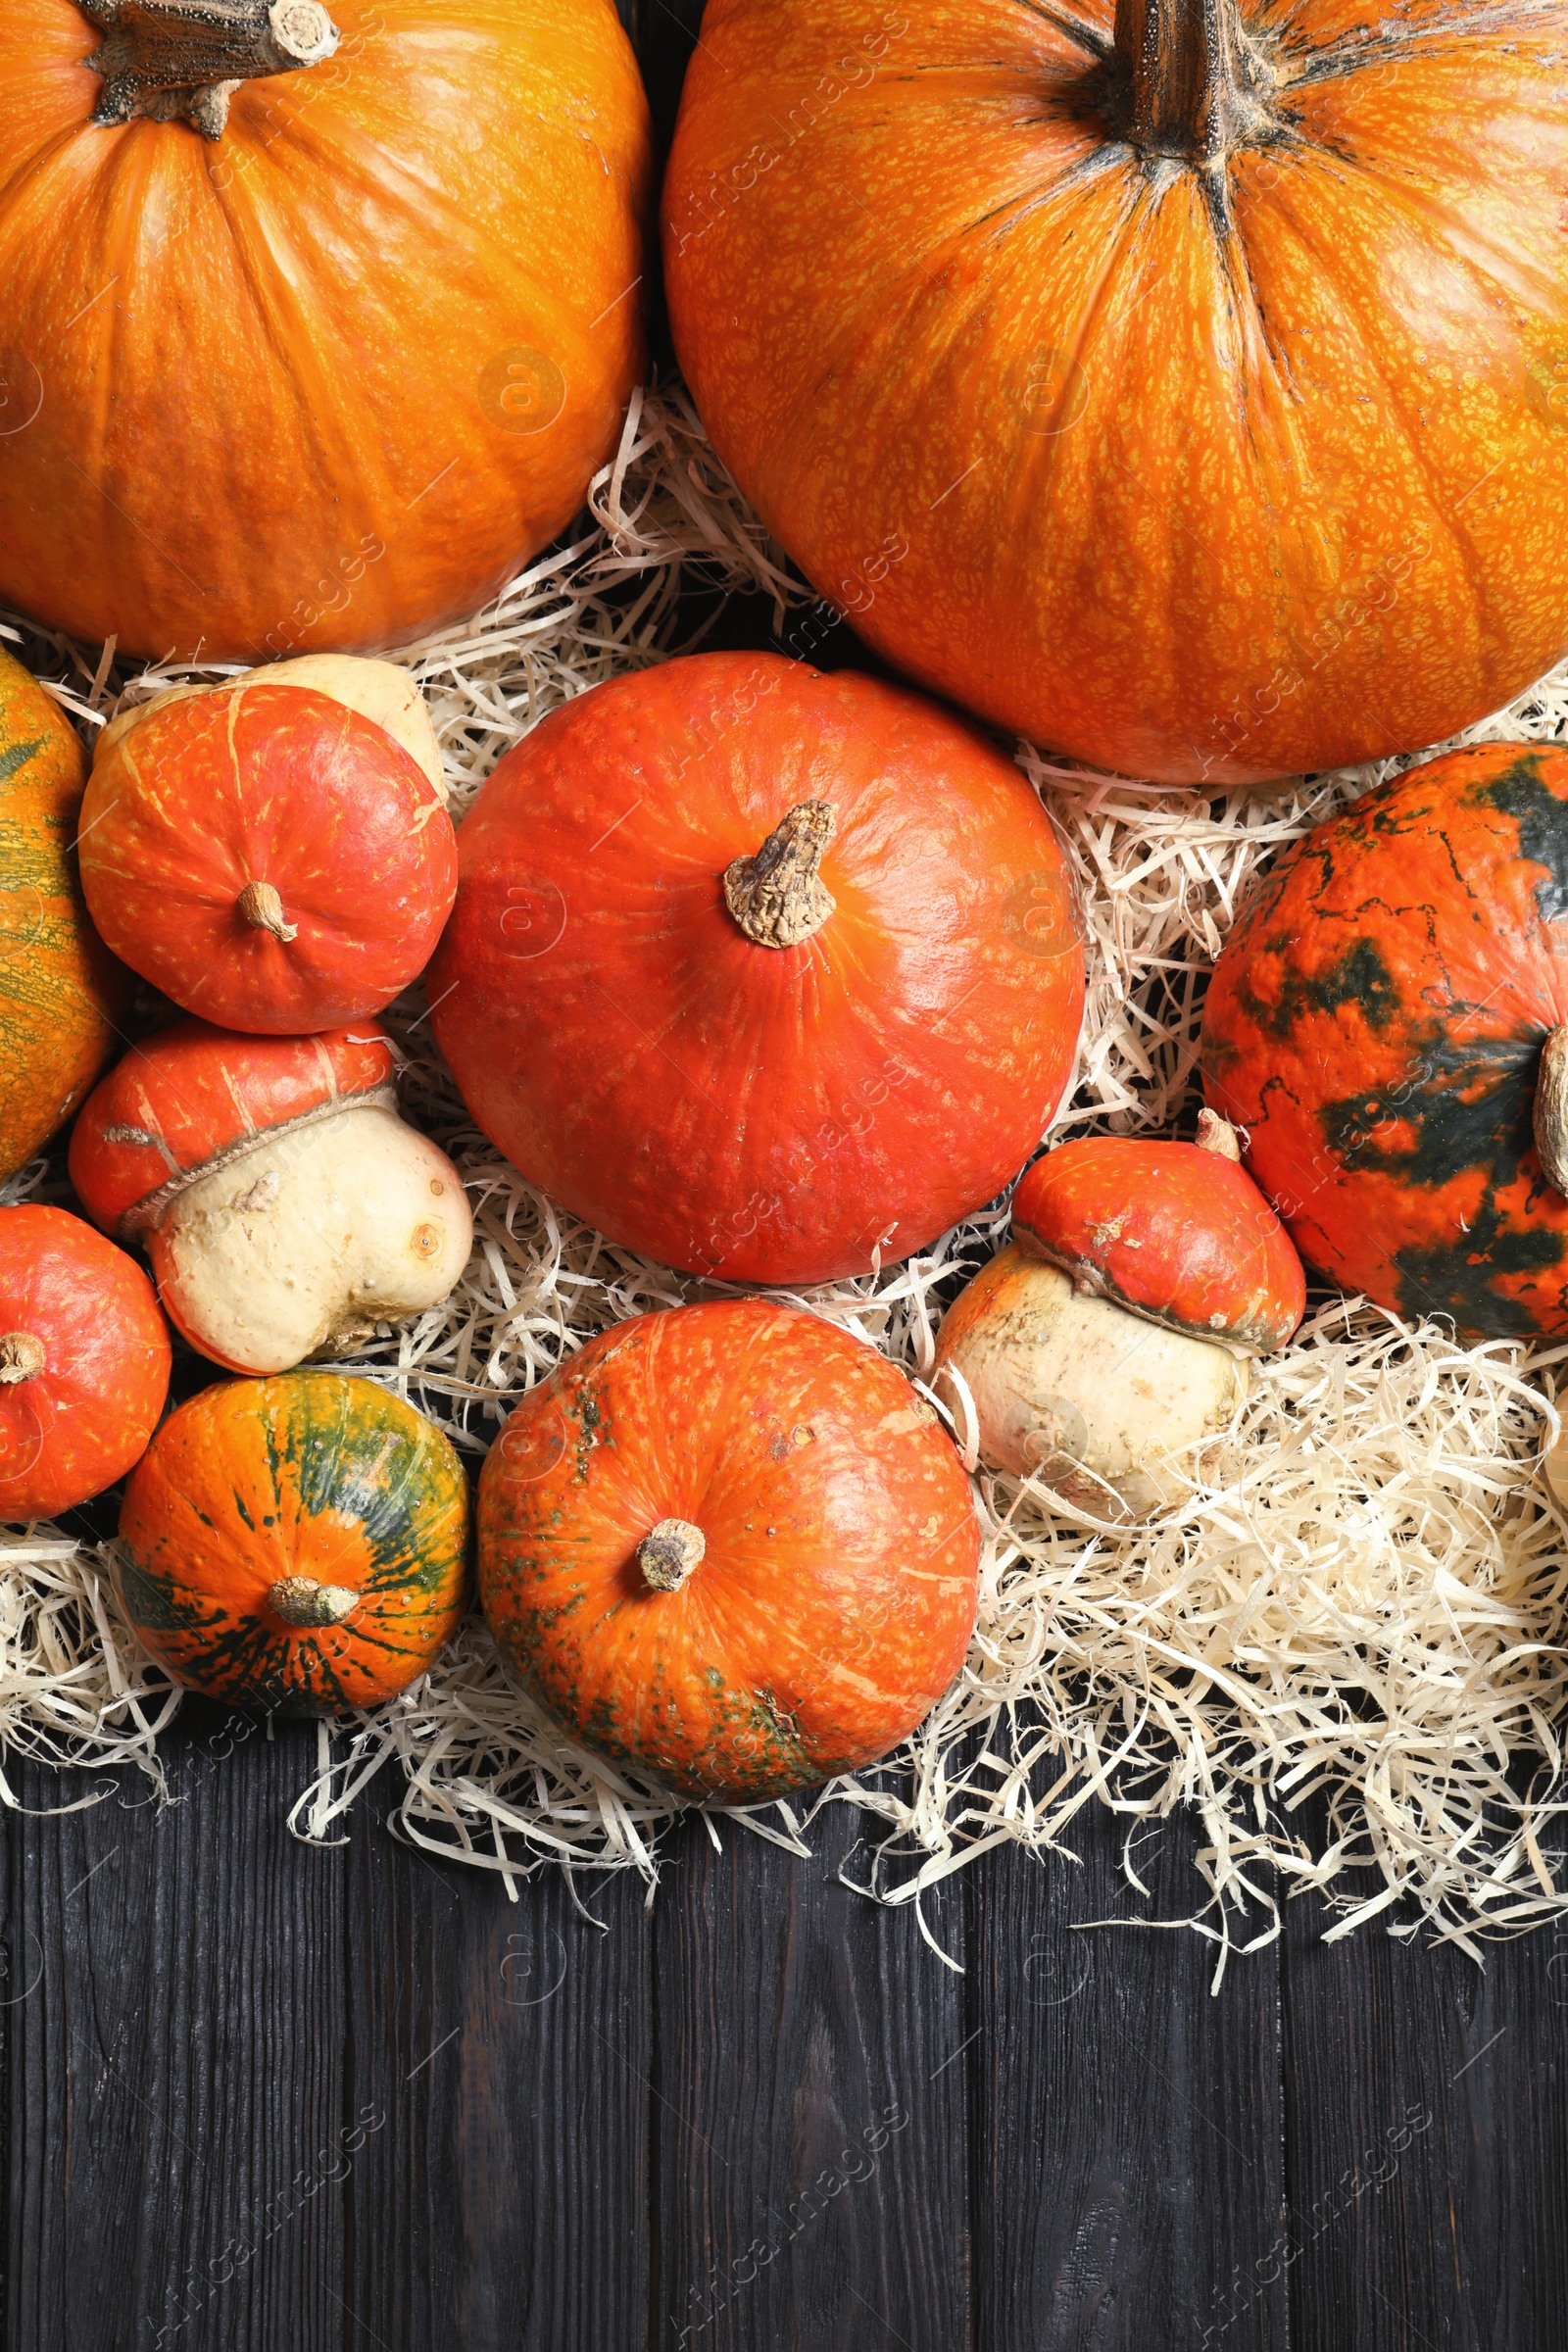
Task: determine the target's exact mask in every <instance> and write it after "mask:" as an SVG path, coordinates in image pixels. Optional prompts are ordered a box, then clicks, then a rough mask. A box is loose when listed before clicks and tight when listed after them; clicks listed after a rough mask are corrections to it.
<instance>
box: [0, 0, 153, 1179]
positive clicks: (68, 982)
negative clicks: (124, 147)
mask: <svg viewBox="0 0 1568 2352" xmlns="http://www.w3.org/2000/svg"><path fill="white" fill-rule="evenodd" d="M3 39H4V35H3V33H0V41H3ZM3 447H4V443H3V442H0V448H3ZM3 464H4V460H3V459H0V466H3ZM85 777H86V762H85V760H84V759H83V757H82V751H81V746H80V744H79V743H78V742H77V740H76V736H75V732H74V730H73V727H72V726H71V724H70V722H69V721H68V720H67V718H66V716H65V714H64V712H63V711H61V709H60V706H59V704H58V703H56V702H55V701H54V700H53V699H52V697H50V696H49V695H47V694H45V693H44V691H43V689H42V687H41V686H39V685H38V684H37V682H36V680H34V679H33V678H31V677H29V676H28V674H27V672H26V671H25V669H24V668H23V667H22V665H21V663H20V662H14V661H13V660H12V658H11V656H10V655H9V654H8V653H6V652H5V651H4V649H3V648H0V1179H3V1178H5V1177H7V1176H10V1175H12V1174H14V1173H15V1171H16V1170H17V1169H18V1168H20V1167H21V1166H22V1165H23V1164H24V1162H25V1161H26V1160H28V1159H30V1158H31V1157H32V1155H33V1153H34V1152H36V1151H38V1150H39V1148H40V1147H41V1146H42V1145H44V1144H46V1143H47V1142H48V1141H49V1138H50V1137H51V1136H52V1135H53V1134H54V1133H55V1131H56V1129H57V1128H59V1127H61V1126H63V1125H64V1123H65V1121H66V1120H67V1119H68V1118H69V1117H70V1116H71V1113H72V1112H73V1110H74V1108H75V1106H76V1104H77V1103H79V1102H80V1101H81V1098H82V1096H83V1095H84V1094H85V1093H86V1092H87V1089H88V1087H89V1086H91V1084H92V1082H93V1080H94V1079H95V1078H96V1077H97V1075H98V1072H99V1071H100V1070H101V1069H102V1068H103V1066H104V1063H105V1062H106V1061H107V1060H108V1058H109V1055H110V1054H111V1052H112V1051H113V1049H114V1044H115V1038H116V1034H117V1027H118V1024H119V1023H120V1022H122V1021H123V1017H124V1013H125V1008H126V1005H127V1004H128V1002H129V996H130V987H131V982H130V975H129V973H128V972H126V971H124V970H123V968H122V966H121V965H119V964H118V963H116V961H115V959H114V957H113V956H111V955H110V954H109V951H108V950H107V949H106V948H105V947H104V945H103V943H102V942H101V941H100V939H99V938H98V936H97V933H96V932H95V931H94V930H93V928H92V925H91V924H90V923H89V921H88V920H87V911H86V908H85V907H84V906H83V904H82V898H81V887H80V884H79V882H78V880H77V878H76V860H75V858H74V856H73V848H74V844H75V839H76V826H77V821H78V818H79V816H80V811H81V795H82V787H83V784H84V782H85Z"/></svg>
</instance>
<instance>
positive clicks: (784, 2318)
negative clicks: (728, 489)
mask: <svg viewBox="0 0 1568 2352" xmlns="http://www.w3.org/2000/svg"><path fill="white" fill-rule="evenodd" d="M623 13H625V14H626V15H627V17H628V19H629V20H630V21H632V22H633V23H634V25H635V28H636V30H637V31H638V34H639V38H640V40H641V43H642V47H643V53H644V56H645V60H646V62H647V66H648V72H649V79H650V86H651V88H652V89H653V92H654V95H655V99H656V104H657V105H658V107H659V108H660V110H661V112H662V118H663V120H664V121H665V122H666V123H667V121H668V119H669V115H670V112H671V110H672V108H673V105H674V101H675V98H676V95H677V93H678V85H679V75H680V71H681V67H682V64H683V60H684V54H685V49H686V46H687V45H689V35H688V33H687V31H686V30H685V29H684V27H683V20H684V25H690V23H691V21H692V20H693V19H694V18H695V17H696V16H697V15H698V13H699V10H698V7H697V5H696V0H635V4H630V0H629V4H628V6H627V7H626V9H625V10H624V12H623ZM315 1752H316V1751H315V1734H314V1732H313V1731H312V1730H310V1729H309V1728H308V1727H302V1726H298V1725H295V1726H286V1727H280V1728H278V1729H277V1730H276V1731H275V1733H274V1735H273V1736H272V1737H270V1738H268V1737H265V1736H263V1735H262V1734H260V1733H258V1734H257V1735H256V1736H254V1737H252V1738H250V1739H248V1740H238V1741H236V1739H235V1736H234V1732H233V1729H232V1726H231V1725H230V1724H229V1722H228V1719H227V1718H226V1717H224V1716H223V1715H222V1714H221V1712H220V1711H218V1710H215V1709H203V1708H192V1709H191V1710H190V1711H189V1713H188V1714H187V1716H186V1717H185V1718H184V1719H183V1720H182V1722H181V1725H180V1726H179V1728H178V1729H177V1730H176V1731H175V1733H174V1735H173V1736H172V1739H171V1740H170V1741H169V1744H168V1759H169V1769H170V1781H171V1798H172V1801H170V1802H168V1803H166V1804H159V1803H156V1802H153V1801H150V1792H149V1790H148V1789H147V1788H146V1786H145V1784H143V1783H141V1782H139V1781H138V1780H136V1779H135V1777H134V1776H130V1775H127V1776H125V1777H124V1778H123V1780H122V1781H121V1782H120V1783H119V1784H118V1786H117V1787H116V1788H115V1789H114V1790H113V1793H112V1794H111V1795H110V1797H109V1799H108V1801H106V1802H104V1803H102V1804H99V1805H97V1806H95V1807H93V1808H91V1809H89V1810H82V1811H77V1812H73V1813H64V1814H62V1813H59V1812H54V1811H51V1810H49V1808H51V1807H55V1806H58V1805H59V1804H61V1803H62V1802H63V1801H69V1800H70V1799H71V1798H72V1797H73V1796H75V1795H78V1794H81V1793H83V1792H85V1790H86V1789H92V1788H101V1787H102V1786H104V1782H103V1780H102V1778H101V1777H100V1778H99V1779H97V1780H94V1781H90V1782H89V1781H82V1780H81V1779H79V1778H78V1777H76V1776H70V1775H59V1774H56V1773H54V1772H51V1771H49V1770H47V1769H45V1768H42V1767H36V1766H24V1767H22V1768H20V1769H17V1768H15V1767H13V1769H12V1772H11V1787H12V1790H13V1793H14V1795H15V1797H16V1799H17V1801H18V1804H19V1806H20V1807H21V1808H22V1809H21V1810H19V1811H14V1812H8V1813H6V1814H5V1816H4V1824H3V1827H4V1835H5V1839H6V1866H5V1874H4V1882H3V1883H4V1887H5V1900H6V1912H5V1921H4V1955H5V1976H4V1980H3V1984H0V2065H3V2068H4V2095H5V2097H6V2099H7V2100H8V2102H9V2120H10V2131H9V2133H8V2137H7V2153H6V2164H7V2182H8V2191H9V2206H10V2229H9V2234H8V2239H7V2247H6V2257H5V2275H4V2297H5V2310H6V2323H7V2324H6V2332H5V2343H6V2345H7V2346H8V2347H10V2348H11V2352H150V2348H152V2347H156V2346H177V2347H179V2352H326V2347H329V2346H330V2347H334V2348H338V2352H369V2348H370V2347H374V2346H381V2347H383V2352H685V2348H686V2347H696V2348H699V2352H742V2348H745V2352H830V2348H831V2352H841V2348H842V2352H898V2347H901V2346H902V2347H904V2348H905V2352H964V2348H967V2347H971V2346H972V2347H975V2348H976V2352H1091V2348H1093V2352H1108V2348H1109V2347H1112V2346H1127V2347H1130V2348H1133V2352H1167V2348H1168V2352H1207V2348H1208V2347H1211V2346H1222V2347H1224V2352H1260V2348H1265V2347H1266V2352H1395V2348H1396V2347H1398V2348H1400V2352H1414V2348H1416V2347H1420V2346H1427V2347H1432V2348H1436V2347H1442V2348H1444V2352H1448V2348H1449V2347H1452V2348H1453V2352H1461V2348H1463V2352H1536V2348H1537V2347H1539V2348H1540V2352H1562V2347H1563V2346H1564V2345H1568V2253H1565V2250H1564V2242H1565V2236H1568V2230H1565V2223H1568V2124H1565V2118H1564V2112H1563V2103H1562V2095H1561V2083H1562V2079H1563V2072H1564V2062H1565V2058H1568V1947H1565V1946H1564V1945H1563V1944H1561V1943H1560V1942H1559V1941H1558V1940H1556V1939H1554V1938H1552V1937H1550V1936H1532V1937H1530V1938H1527V1939H1525V1940H1524V1941H1521V1942H1519V1943H1515V1944H1511V1945H1506V1946H1502V1947H1500V1948H1497V1949H1495V1952H1494V1955H1493V1956H1492V1958H1491V1959H1490V1961H1489V1964H1488V1966H1487V1968H1486V1970H1485V1972H1484V1973H1483V1972H1481V1971H1478V1970H1477V1969H1476V1968H1475V1967H1473V1966H1472V1965H1471V1964H1470V1963H1469V1962H1468V1961H1466V1960H1464V1959H1463V1958H1461V1957H1459V1956H1458V1955H1457V1954H1455V1953H1453V1952H1452V1951H1433V1950H1431V1949H1427V1948H1423V1947H1422V1946H1420V1945H1414V1946H1410V1945H1401V1944H1397V1943H1394V1942H1391V1941H1390V1940H1389V1938H1388V1937H1387V1936H1384V1935H1382V1934H1381V1933H1379V1932H1378V1929H1377V1928H1375V1927H1374V1929H1372V1930H1371V1931H1370V1932H1367V1933H1364V1934H1362V1935H1361V1936H1358V1937H1356V1938H1354V1939H1353V1940H1351V1941H1350V1942H1348V1943H1341V1944H1333V1945H1325V1944H1324V1943H1323V1942H1322V1940H1321V1936H1322V1931H1323V1928H1324V1926H1325V1924H1326V1922H1325V1920H1324V1917H1323V1915H1322V1913H1321V1911H1320V1909H1319V1908H1318V1907H1317V1906H1316V1905H1315V1904H1314V1903H1313V1902H1311V1901H1309V1900H1308V1901H1300V1902H1297V1903H1293V1904H1292V1905H1291V1906H1290V1909H1289V1913H1288V1929H1287V1933H1286V1935H1285V1936H1284V1939H1283V1940H1282V1942H1281V1943H1280V1944H1278V1945H1277V1946H1276V1947H1274V1948H1273V1949H1271V1950H1269V1951H1267V1952H1265V1953H1263V1954H1262V1955H1260V1956H1256V1957H1253V1958H1251V1959H1250V1960H1245V1961H1239V1962H1236V1963H1234V1964H1233V1966H1232V1968H1231V1970H1230V1973H1229V1975H1228V1977H1227V1979H1226V1982H1225V1985H1224V1987H1223V1989H1222V1991H1221V1993H1220V1994H1219V1996H1218V1997H1217V1998H1211V1997H1210V1994H1209V1990H1208V1983H1209V1976H1210V1972H1211V1966H1212V1954H1211V1950H1210V1947H1208V1946H1206V1945H1204V1944H1202V1943H1201V1942H1200V1941H1199V1940H1198V1938H1197V1937H1195V1936H1191V1935H1188V1934H1182V1933H1159V1932H1156V1931H1152V1930H1151V1929H1149V1928H1147V1927H1142V1926H1128V1927H1125V1928H1101V1929H1094V1930H1084V1931H1081V1923H1084V1922H1088V1921H1095V1920H1103V1919H1106V1918H1108V1917H1114V1916H1117V1915H1120V1916H1123V1917H1132V1916H1138V1917H1143V1916H1147V1914H1146V1912H1145V1908H1144V1906H1142V1905H1140V1904H1137V1903H1135V1902H1134V1900H1133V1898H1132V1897H1131V1896H1130V1895H1129V1893H1128V1890H1127V1888H1126V1886H1125V1883H1124V1882H1123V1880H1122V1879H1121V1877H1120V1874H1119V1869H1118V1856H1119V1849H1120V1841H1121V1836H1122V1832H1121V1829H1120V1828H1119V1827H1118V1826H1117V1825H1116V1824H1115V1823H1114V1822H1113V1821H1111V1820H1110V1819H1109V1818H1108V1817H1107V1816H1106V1815H1104V1814H1103V1813H1102V1812H1099V1811H1094V1812H1089V1813H1085V1814H1082V1815H1080V1816H1079V1818H1078V1822H1077V1825H1076V1829H1075V1832H1074V1844H1075V1849H1076V1853H1077V1856H1078V1859H1077V1861H1076V1862H1075V1863H1074V1862H1069V1861H1065V1860H1060V1859H1052V1860H1051V1861H1049V1862H1047V1863H1045V1864H1044V1865H1042V1864H1038V1863H1034V1862H1031V1861H1028V1860H1025V1859H1023V1858H1021V1857H1020V1856H1018V1855H1017V1854H1013V1853H1005V1852H1004V1853H998V1854H993V1855H990V1856H988V1857H987V1858H986V1859H985V1860H984V1861H982V1862H981V1863H980V1864H979V1865H978V1866H977V1867H975V1868H974V1869H972V1870H971V1871H969V1872H968V1873H967V1874H965V1875H964V1876H963V1877H962V1878H961V1879H960V1880H956V1881H953V1882H950V1883H949V1884H948V1885H947V1886H946V1887H942V1888H941V1889H939V1890H938V1891H937V1893H936V1894H935V1895H934V1897H933V1898H932V1899H931V1900H930V1901H929V1902H928V1904H927V1906H926V1919H927V1924H928V1926H929V1928H930V1930H931V1934H932V1936H933V1937H934V1938H935V1940H936V1941H937V1942H938V1943H939V1944H940V1945H941V1946H942V1948H943V1949H944V1950H945V1951H946V1952H947V1953H948V1954H949V1955H950V1956H951V1958H952V1959H953V1960H955V1961H956V1962H957V1963H959V1964H960V1970H961V1973H956V1972H955V1971H954V1970H952V1969H950V1968H948V1967H946V1966H944V1965H943V1964H942V1962H941V1961H940V1960H939V1959H938V1958H937V1957H936V1955H935V1954H934V1952H933V1951H932V1949H931V1946H930V1945H929V1944H928V1943H927V1942H926V1941H925V1940H923V1939H922V1937H921V1936H920V1934H919V1932H918V1929H917V1926H916V1923H915V1921H914V1919H913V1918H912V1917H911V1916H910V1914H909V1913H908V1912H907V1911H901V1912H888V1911H884V1910H880V1909H878V1908H876V1907H875V1906H873V1905H872V1904H871V1903H869V1902H867V1901H865V1900H864V1899H863V1898H861V1897H860V1896H858V1895H857V1894H855V1893H852V1892H851V1891H849V1890H848V1889H847V1888H846V1887H844V1886H843V1885H842V1884H841V1883H840V1880H839V1875H838V1874H839V1871H840V1868H841V1865H844V1864H845V1863H846V1862H850V1866H851V1868H852V1870H853V1868H854V1867H855V1864H854V1862H852V1861H850V1858H851V1855H852V1849H853V1848H854V1845H855V1840H856V1838H857V1835H858V1831H857V1826H856V1817H855V1816H853V1815H851V1814H849V1813H848V1812H844V1811H839V1812H835V1813H834V1814H832V1815H830V1816H829V1817H828V1818H826V1819H825V1820H824V1821H823V1822H821V1823H820V1824H819V1825H818V1827H817V1830H816V1833H815V1838H814V1842H815V1849H816V1850H815V1855H814V1858H813V1859H812V1860H811V1861H810V1862H809V1863H805V1862H799V1861H796V1860H793V1859H791V1858H790V1857H788V1856H786V1855H784V1854H782V1853H779V1852H777V1851H775V1850H773V1849H771V1848H769V1847H767V1846H765V1845H763V1844H761V1843H760V1842H759V1841H758V1840H756V1839H754V1838H748V1837H745V1836H743V1835H741V1834H739V1833H736V1832H734V1831H732V1830H731V1829H729V1828H727V1827H726V1828H725V1829H724V1830H723V1831H722V1833H721V1842H720V1845H719V1848H718V1850H715V1849H714V1847H713V1844H712V1843H711V1839H710V1838H709V1836H708V1834H707V1833H706V1831H705V1830H704V1829H703V1828H702V1827H701V1826H700V1825H696V1824H694V1825H691V1826H689V1827H687V1828H686V1829H685V1830H684V1831H683V1832H682V1833H681V1834H680V1835H678V1836H677V1837H676V1838H675V1839H674V1840H673V1842H672V1844H671V1846H670V1848H669V1859H668V1868H667V1870H666V1873H665V1878H664V1882H663V1886H662V1890H661V1892H660V1894H659V1896H658V1899H657V1901H656V1903H655V1904H654V1907H653V1909H652V1910H651V1911H650V1910H648V1909H647V1908H645V1905H644V1897H643V1888H642V1887H641V1886H640V1884H639V1883H637V1882H636V1881H634V1880H632V1879H629V1878H618V1879H610V1880H607V1881H605V1882H602V1883H600V1884H598V1885H597V1886H596V1887H591V1888H590V1887H579V1889H578V1891H579V1893H580V1894H582V1895H583V1896H584V1897H585V1899H586V1902H587V1908H588V1910H589V1912H591V1914H592V1915H593V1917H592V1923H590V1921H589V1920H588V1919H585V1918H584V1916H583V1915H582V1913H581V1911H580V1910H579V1909H578V1907H577V1904H576V1903H575V1902H574V1901H573V1899H572V1896H571V1894H570V1893H569V1892H568V1890H567V1888H566V1887H565V1886H564V1884H563V1883H562V1881H561V1880H560V1879H559V1878H557V1877H555V1876H553V1875H552V1876H547V1877H542V1878H540V1879H538V1880H535V1881H533V1882H531V1883H529V1884H527V1885H525V1886H524V1887H523V1888H522V1889H521V1896H520V1899H519V1900H518V1901H517V1902H516V1903H512V1902H509V1901H508V1899H507V1897H506V1895H505V1893H504V1891H503V1889H502V1888H501V1887H499V1886H498V1885H496V1884H495V1883H493V1882H491V1881H489V1880H485V1879H481V1878H479V1877H477V1876H476V1875H475V1874H473V1873H471V1872H468V1871H465V1870H461V1869H458V1868H455V1867H449V1866H446V1865H442V1864H439V1863H432V1862H430V1861H428V1860H426V1859H425V1858H424V1857H423V1856H421V1855H419V1854H417V1853H416V1852H413V1851H411V1850H410V1849H409V1848H408V1847H407V1846H404V1845H401V1844H399V1843H397V1842H396V1841H394V1840H393V1839H392V1838H390V1837H389V1836H388V1835H387V1833H386V1830H385V1828H384V1826H383V1824H384V1816H385V1814H386V1812H387V1810H388V1808H389V1807H390V1805H391V1803H392V1801H393V1794H394V1792H393V1790H392V1789H391V1787H390V1786H389V1785H388V1784H387V1783H386V1782H384V1781H383V1782H382V1783H379V1784H373V1785H372V1787H371V1789H370V1790H369V1791H368V1794H367V1795H366V1797H365V1798H363V1799H362V1801H361V1803H360V1805H359V1808H358V1810H357V1812H356V1813H355V1814H354V1815H353V1816H352V1817H351V1819H350V1821H349V1823H348V1825H347V1826H348V1828H349V1831H350V1837H349V1841H348V1843H347V1844H345V1845H342V1846H338V1847H335V1848H329V1849H312V1848H307V1847H305V1846H303V1845H301V1844H299V1843H297V1842H296V1841H295V1840H294V1839H293V1838H291V1837H290V1836H289V1835H288V1832H287V1830H286V1828H285V1824H284V1817H285V1814H286V1812H287V1809H288V1806H289V1804H290V1803H291V1801H292V1800H293V1798H294V1797H295V1796H296V1795H297V1793H298V1792H299V1790H300V1789H302V1788H303V1787H304V1785H305V1783H306V1781H307V1780H308V1778H309V1777H310V1775H311V1772H312V1770H313V1767H314V1760H315ZM1196 1843H1197V1839H1196V1836H1195V1832H1194V1830H1193V1828H1192V1827H1191V1825H1189V1824H1187V1823H1185V1822H1178V1823H1176V1824H1173V1825H1172V1826H1171V1827H1169V1828H1168V1829H1167V1830H1165V1831H1164V1832H1163V1833H1162V1834H1161V1835H1160V1836H1158V1837H1157V1838H1154V1839H1152V1841H1151V1842H1150V1843H1149V1844H1148V1845H1146V1846H1145V1847H1144V1849H1143V1851H1142V1857H1141V1867H1142V1868H1143V1870H1144V1872H1145V1874H1146V1876H1147V1877H1148V1879H1149V1883H1150V1885H1151V1887H1152V1889H1153V1894H1154V1905H1153V1914H1152V1915H1153V1916H1156V1917H1157V1916H1164V1917H1178V1916H1180V1915H1182V1914H1184V1913H1185V1912H1187V1911H1189V1910H1191V1909H1193V1908H1195V1907H1196V1905H1197V1903H1198V1901H1199V1900H1200V1899H1201V1888H1200V1883H1199V1881H1198V1878H1197V1875H1196V1873H1195V1871H1194V1868H1193V1861H1192V1857H1193V1853H1194V1850H1195V1846H1196ZM858 1859H859V1860H860V1861H862V1862H863V1853H862V1855H861V1856H859V1857H858Z"/></svg>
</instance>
